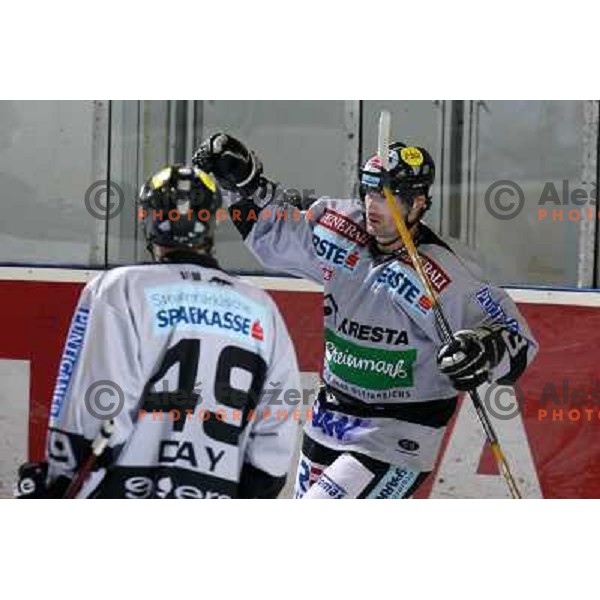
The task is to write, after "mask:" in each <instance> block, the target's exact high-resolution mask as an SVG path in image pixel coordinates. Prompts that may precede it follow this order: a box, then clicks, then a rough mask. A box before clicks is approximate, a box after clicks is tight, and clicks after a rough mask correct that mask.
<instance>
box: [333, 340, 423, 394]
mask: <svg viewBox="0 0 600 600" xmlns="http://www.w3.org/2000/svg"><path fill="white" fill-rule="evenodd" d="M416 358H417V351H416V350H415V349H414V348H413V349H411V350H403V351H398V352H395V351H393V350H379V349H375V348H365V347H363V346H359V345H358V344H353V343H352V342H349V341H347V340H344V339H342V338H341V337H339V336H337V335H336V334H335V333H334V332H333V331H331V330H330V329H326V330H325V359H326V361H327V365H328V366H329V370H330V371H331V372H332V373H333V374H334V375H336V376H337V377H339V378H340V379H343V380H344V381H347V382H348V383H353V384H354V385H358V386H360V387H362V388H367V389H371V390H387V389H390V388H397V387H412V386H413V364H414V362H415V360H416Z"/></svg>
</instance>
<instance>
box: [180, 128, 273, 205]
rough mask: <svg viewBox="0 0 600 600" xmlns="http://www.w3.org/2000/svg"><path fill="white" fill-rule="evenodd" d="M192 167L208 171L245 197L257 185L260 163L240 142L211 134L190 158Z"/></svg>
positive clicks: (225, 187)
mask: <svg viewBox="0 0 600 600" xmlns="http://www.w3.org/2000/svg"><path fill="white" fill-rule="evenodd" d="M192 163H193V164H194V166H196V167H198V168H199V169H202V170H203V171H207V172H209V173H212V174H213V175H214V176H215V177H216V179H217V181H218V182H219V185H220V186H221V187H222V188H224V189H226V190H228V191H230V192H239V193H241V194H242V195H244V196H246V197H248V196H252V195H253V194H254V192H256V190H257V189H258V187H259V186H260V185H261V175H262V172H263V167H262V163H261V162H260V160H259V159H258V158H257V156H256V155H255V154H254V152H252V151H250V150H248V148H246V146H244V144H242V142H240V141H239V140H236V139H235V138H234V137H232V136H230V135H227V134H226V133H215V134H214V135H212V136H211V137H210V138H208V139H207V140H205V141H204V142H202V144H201V145H200V147H199V148H198V149H197V150H196V152H194V156H193V157H192Z"/></svg>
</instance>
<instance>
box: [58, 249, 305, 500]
mask: <svg viewBox="0 0 600 600" xmlns="http://www.w3.org/2000/svg"><path fill="white" fill-rule="evenodd" d="M267 382H271V385H273V382H276V384H277V385H278V386H280V388H281V389H283V390H289V389H294V390H299V389H300V379H299V373H298V366H297V361H296V356H295V353H294V349H293V346H292V343H291V340H290V337H289V334H288V331H287V328H286V326H285V323H284V322H283V319H282V317H281V315H280V313H279V311H278V309H277V307H276V305H275V303H274V302H273V300H272V299H271V298H270V296H269V295H268V294H267V293H266V292H264V291H263V290H260V289H258V288H255V287H254V286H251V285H250V284H247V283H245V282H243V281H241V280H240V279H238V278H236V277H234V276H232V275H229V274H227V273H225V272H223V271H221V270H220V269H219V268H218V265H217V263H216V262H215V261H214V260H213V259H211V258H209V257H200V258H198V259H197V260H194V263H191V262H189V261H185V262H169V263H157V264H148V265H139V266H129V267H120V268H116V269H113V270H110V271H107V272H105V273H103V274H101V275H99V276H98V277H96V278H95V279H94V280H93V281H91V282H90V283H88V284H87V285H86V286H85V288H84V290H83V291H82V294H81V297H80V299H79V302H78V305H77V308H76V310H75V313H74V316H73V319H72V323H71V327H70V329H69V333H68V336H67V340H66V343H65V348H64V353H63V356H62V359H61V363H60V367H59V373H58V377H57V381H56V386H55V390H54V395H53V399H52V407H51V414H50V423H49V432H48V445H47V460H48V464H49V472H48V473H49V482H50V483H52V482H53V481H56V479H57V478H59V477H60V476H66V477H69V478H71V477H72V476H73V474H74V472H75V471H76V469H77V467H78V466H79V465H80V464H81V462H82V460H84V459H85V457H86V456H87V455H88V454H89V451H90V441H91V440H93V439H94V438H95V437H96V435H97V434H98V431H99V429H100V426H101V424H102V421H103V420H107V419H109V418H111V417H112V418H113V419H114V421H115V431H114V433H113V435H112V437H111V439H110V442H109V448H108V451H107V452H106V453H105V456H103V458H102V459H101V461H100V467H101V468H100V469H98V470H96V471H95V472H94V473H92V475H91V477H90V478H89V480H88V481H87V482H86V484H85V485H84V487H83V488H82V490H81V492H80V494H79V496H80V497H112V498H152V497H161V498H233V497H238V496H240V489H239V481H240V477H241V475H242V471H243V469H244V467H245V466H248V465H250V466H251V467H252V468H253V469H255V470H258V471H257V472H262V473H264V474H267V475H268V476H272V477H276V478H281V477H283V476H285V475H286V473H287V471H288V469H289V466H290V462H291V457H292V451H293V446H294V443H295V440H296V436H297V430H298V426H299V422H298V419H295V418H294V415H293V414H292V413H293V411H290V410H286V407H285V406H279V407H274V406H269V404H268V402H267V401H266V400H265V397H266V395H265V394H264V393H263V391H264V387H265V386H266V385H267Z"/></svg>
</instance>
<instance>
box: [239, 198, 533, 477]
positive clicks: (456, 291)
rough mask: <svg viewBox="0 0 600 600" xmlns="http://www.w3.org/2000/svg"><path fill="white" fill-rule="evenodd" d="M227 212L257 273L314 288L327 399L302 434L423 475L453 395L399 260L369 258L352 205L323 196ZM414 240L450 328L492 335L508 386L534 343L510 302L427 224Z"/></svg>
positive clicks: (420, 301)
mask: <svg viewBox="0 0 600 600" xmlns="http://www.w3.org/2000/svg"><path fill="white" fill-rule="evenodd" d="M230 209H231V217H232V221H233V223H234V224H235V225H236V226H237V227H238V229H239V230H240V232H241V233H242V236H243V237H244V242H245V244H246V245H247V247H248V248H249V249H250V250H251V251H252V252H253V253H254V254H255V255H256V257H257V258H258V259H259V260H260V261H261V262H262V263H263V264H264V265H265V266H266V267H269V268H271V269H277V270H282V271H286V272H288V273H290V274H292V275H296V276H300V277H304V278H307V279H310V280H312V281H315V282H317V283H319V284H322V285H323V287H324V326H325V353H324V364H323V380H324V382H325V384H326V387H327V394H325V395H321V396H320V398H319V399H318V400H317V401H316V402H315V406H314V412H313V417H312V419H311V420H310V421H308V422H307V424H306V427H305V431H306V433H307V434H308V435H309V437H311V438H313V439H314V440H315V441H317V442H318V443H319V444H321V445H323V446H326V447H329V448H333V449H335V450H337V451H350V452H359V453H362V454H366V455H368V456H371V457H373V458H375V459H378V460H381V461H383V462H386V463H390V464H397V465H400V466H405V467H408V468H410V469H413V470H415V471H430V470H431V469H432V468H433V466H434V463H435V459H436V457H437V455H438V452H439V449H440V447H441V444H442V440H443V437H444V433H445V430H446V425H447V423H448V422H449V420H450V418H451V416H452V414H453V413H454V411H455V408H456V405H457V404H456V403H457V393H456V390H455V389H454V388H453V386H452V383H451V381H450V379H449V378H448V377H447V376H446V375H444V374H442V373H441V372H440V371H439V369H438V367H437V362H436V357H437V352H438V350H439V347H440V345H441V342H440V339H439V335H438V332H437V327H436V321H435V318H434V314H433V310H432V309H431V303H430V302H429V298H428V297H427V295H426V293H425V289H424V288H423V285H422V284H421V282H420V280H419V278H418V276H417V274H416V272H415V271H414V268H413V266H412V263H411V261H410V258H409V257H408V256H407V254H406V253H402V254H400V255H388V256H385V255H377V254H374V253H373V252H372V249H371V244H372V239H371V237H370V236H369V234H368V233H367V231H366V226H365V222H364V214H363V210H364V205H363V203H362V202H361V201H360V200H339V199H331V198H321V199H319V200H318V201H316V202H315V203H313V204H312V205H311V206H310V209H309V210H306V211H302V212H300V211H298V210H296V209H294V207H292V206H291V205H289V204H283V205H273V206H267V207H265V208H263V209H262V210H258V209H257V207H256V206H255V205H254V204H253V203H252V202H251V201H250V200H241V201H239V202H237V203H235V204H233V205H232V206H231V207H230ZM256 213H258V214H256ZM416 243H417V245H418V249H419V254H420V256H421V259H422V261H423V268H424V271H425V273H426V274H427V275H428V277H429V279H430V281H431V284H432V285H433V287H434V288H435V290H436V292H437V294H438V296H439V298H440V301H441V304H442V306H443V308H444V312H445V314H446V316H447V318H448V320H449V323H450V326H451V328H452V330H453V331H458V330H461V329H473V328H476V327H480V326H483V325H487V326H494V327H502V328H503V329H504V330H505V331H504V333H503V336H505V338H506V343H507V350H508V351H507V352H505V355H504V357H503V359H502V361H501V362H500V364H499V365H497V367H496V368H495V369H494V373H493V376H494V381H497V382H499V383H507V384H510V383H512V382H514V381H516V380H517V379H518V377H519V376H520V375H521V374H522V373H523V372H524V370H525V369H526V367H527V365H528V364H529V363H531V361H532V360H533V358H534V357H535V355H536V352H537V342H536V341H535V339H534V337H533V335H532V332H531V331H530V329H529V327H528V326H527V322H526V321H525V319H524V318H523V316H522V315H521V314H520V312H519V310H518V309H517V307H516V306H515V304H514V302H513V301H512V300H511V298H510V297H509V296H508V294H507V293H506V292H505V291H504V290H502V289H500V288H498V287H496V286H494V285H492V284H491V283H490V282H488V281H486V280H485V278H484V277H483V276H482V275H481V273H479V272H478V268H477V266H476V265H475V264H471V261H469V260H467V259H466V258H465V257H463V256H461V255H460V254H459V253H458V252H456V251H455V250H454V248H453V247H452V246H453V245H454V244H449V243H447V242H446V241H444V240H443V239H441V238H440V237H439V236H437V235H435V233H434V232H433V231H432V230H431V229H429V228H428V227H427V226H426V225H425V224H422V225H421V227H420V233H419V237H418V239H417V240H416Z"/></svg>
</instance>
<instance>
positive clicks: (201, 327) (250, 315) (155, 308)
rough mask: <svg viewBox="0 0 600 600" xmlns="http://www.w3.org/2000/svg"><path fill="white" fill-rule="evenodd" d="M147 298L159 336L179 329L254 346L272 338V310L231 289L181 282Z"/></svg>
mask: <svg viewBox="0 0 600 600" xmlns="http://www.w3.org/2000/svg"><path fill="white" fill-rule="evenodd" d="M145 296H146V303H147V305H148V306H149V309H150V310H151V311H152V313H153V315H154V333H155V334H162V333H167V332H168V331H170V330H171V329H172V328H173V327H177V328H179V329H184V330H193V331H200V332H206V333H218V334H221V335H226V336H229V337H232V338H234V339H236V340H238V341H245V342H251V343H253V344H255V343H257V342H259V343H260V342H263V341H264V340H265V339H266V338H267V337H268V336H269V332H268V330H267V329H268V328H267V324H268V323H269V318H268V317H269V314H268V308H267V307H266V306H264V305H261V304H260V303H258V302H256V301H254V300H252V299H250V298H247V297H246V296H243V295H242V294H240V293H238V292H236V291H235V290H233V289H231V288H230V287H228V286H215V285H211V284H210V283H206V284H204V283H195V284H189V283H180V284H176V285H172V286H162V287H155V288H149V289H147V290H146V292H145Z"/></svg>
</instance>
